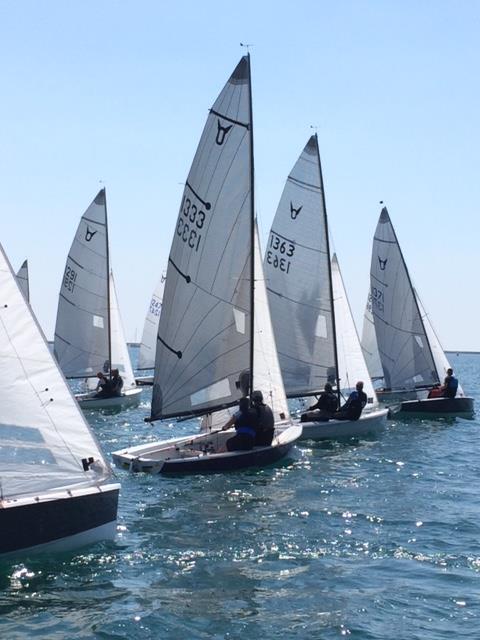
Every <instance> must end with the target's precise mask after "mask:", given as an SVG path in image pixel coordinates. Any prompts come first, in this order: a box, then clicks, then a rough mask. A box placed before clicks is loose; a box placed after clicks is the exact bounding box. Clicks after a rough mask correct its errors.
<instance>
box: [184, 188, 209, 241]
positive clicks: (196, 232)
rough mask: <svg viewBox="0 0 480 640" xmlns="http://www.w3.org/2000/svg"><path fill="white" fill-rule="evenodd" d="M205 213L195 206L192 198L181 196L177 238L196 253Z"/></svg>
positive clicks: (200, 238)
mask: <svg viewBox="0 0 480 640" xmlns="http://www.w3.org/2000/svg"><path fill="white" fill-rule="evenodd" d="M205 218H206V214H205V211H204V210H203V209H202V208H201V207H199V206H198V204H196V203H195V202H194V201H193V200H192V198H187V196H186V195H184V196H183V200H182V205H181V207H180V215H179V217H178V222H177V236H179V237H180V238H181V239H182V241H183V242H185V244H187V245H188V246H189V247H190V249H194V250H195V251H198V248H199V247H200V243H201V240H202V233H201V230H202V229H203V226H204V224H205Z"/></svg>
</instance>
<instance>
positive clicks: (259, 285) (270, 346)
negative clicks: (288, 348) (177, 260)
mask: <svg viewBox="0 0 480 640" xmlns="http://www.w3.org/2000/svg"><path fill="white" fill-rule="evenodd" d="M254 308H255V314H254V315H255V317H254V333H255V335H254V342H253V345H254V350H253V388H254V389H259V390H260V391H262V393H263V399H264V402H265V403H267V404H268V405H269V406H270V407H271V409H272V411H273V415H274V417H275V421H276V422H278V421H279V420H285V419H287V418H289V417H290V414H289V410H288V404H287V398H286V397H285V389H284V386H283V380H282V374H281V371H280V365H279V362H278V355H277V348H276V344H275V337H274V334H273V328H272V320H271V316H270V309H269V306H268V298H267V290H266V287H265V276H264V274H263V265H262V253H261V249H260V240H259V237H258V228H257V227H256V225H255V303H254Z"/></svg>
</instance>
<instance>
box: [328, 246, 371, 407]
mask: <svg viewBox="0 0 480 640" xmlns="http://www.w3.org/2000/svg"><path fill="white" fill-rule="evenodd" d="M332 281H333V299H334V304H335V321H336V323H335V324H336V330H337V331H336V333H337V353H338V371H339V379H340V389H341V390H342V393H343V394H344V395H347V394H348V393H349V392H350V391H353V389H355V385H356V383H357V382H358V381H359V380H362V381H363V390H364V392H365V393H366V394H367V397H368V399H369V403H374V404H376V402H377V396H376V394H375V391H374V389H373V385H372V381H371V379H370V375H369V372H368V369H367V365H366V362H365V358H364V357H363V353H362V348H361V346H360V341H359V339H358V333H357V329H356V327H355V322H354V320H353V315H352V311H351V309H350V304H349V302H348V298H347V293H346V291H345V286H344V284H343V278H342V274H341V271H340V265H339V264H338V260H337V256H336V255H335V254H333V256H332ZM369 406H370V404H369Z"/></svg>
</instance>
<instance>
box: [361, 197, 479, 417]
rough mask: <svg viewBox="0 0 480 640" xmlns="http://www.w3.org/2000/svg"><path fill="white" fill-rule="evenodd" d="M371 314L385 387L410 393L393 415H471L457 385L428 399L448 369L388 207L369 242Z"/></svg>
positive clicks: (470, 406)
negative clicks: (451, 394)
mask: <svg viewBox="0 0 480 640" xmlns="http://www.w3.org/2000/svg"><path fill="white" fill-rule="evenodd" d="M370 284H371V297H372V314H373V318H374V323H375V334H376V339H377V345H378V351H379V354H380V359H381V363H382V369H383V375H384V380H385V386H386V389H387V390H391V391H392V392H396V393H403V392H407V393H408V392H410V393H411V392H412V391H413V392H415V393H416V395H417V398H416V399H414V400H404V401H402V402H401V403H400V405H399V406H398V407H396V409H395V414H396V415H400V414H408V416H417V415H418V416H420V417H422V416H423V415H432V414H433V415H446V416H449V415H452V416H454V415H458V416H462V415H463V416H466V417H468V416H470V415H471V414H472V412H473V398H469V397H467V396H465V393H464V391H463V389H462V388H461V386H459V387H458V391H457V395H456V397H455V398H445V397H440V398H427V397H426V396H427V394H428V392H429V390H430V389H432V388H433V387H436V386H438V385H440V384H441V383H442V382H443V378H444V376H445V374H446V371H447V369H448V368H449V367H450V365H449V363H448V360H447V358H446V356H445V353H444V351H443V349H442V347H441V345H440V342H439V340H438V337H437V336H436V334H435V331H434V330H433V326H432V324H431V321H430V319H429V318H428V316H427V314H426V313H425V310H424V308H423V305H422V304H421V301H420V299H419V297H418V294H417V292H416V291H415V289H414V287H413V285H412V281H411V279H410V275H409V272H408V269H407V266H406V263H405V260H404V258H403V254H402V251H401V249H400V245H399V243H398V240H397V236H396V234H395V230H394V228H393V225H392V222H391V220H390V216H389V214H388V211H387V208H386V207H383V209H382V211H381V214H380V219H379V221H378V225H377V228H376V231H375V236H374V239H373V249H372V262H371V269H370ZM422 396H423V397H422Z"/></svg>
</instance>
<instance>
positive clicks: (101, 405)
mask: <svg viewBox="0 0 480 640" xmlns="http://www.w3.org/2000/svg"><path fill="white" fill-rule="evenodd" d="M141 394H142V389H141V388H138V389H128V390H127V391H125V393H123V394H122V395H121V396H114V397H112V398H95V396H94V395H92V394H91V393H81V394H78V395H76V396H75V398H76V400H77V402H78V404H79V405H80V408H81V409H83V410H84V411H85V410H87V411H88V410H90V409H94V410H97V409H118V410H122V409H126V408H127V407H135V406H136V405H138V404H139V403H140V396H141Z"/></svg>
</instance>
